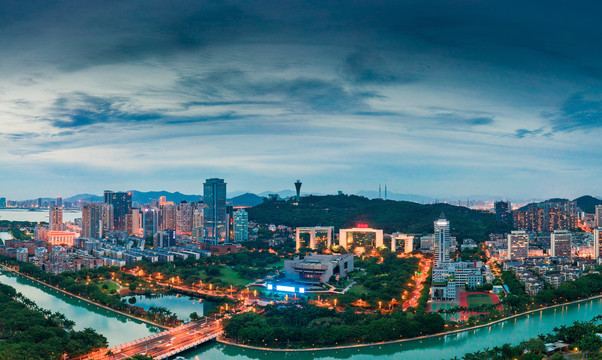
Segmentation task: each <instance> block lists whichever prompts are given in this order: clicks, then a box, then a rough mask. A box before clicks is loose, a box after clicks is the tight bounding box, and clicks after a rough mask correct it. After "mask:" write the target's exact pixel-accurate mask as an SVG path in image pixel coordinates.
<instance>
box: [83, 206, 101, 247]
mask: <svg viewBox="0 0 602 360" xmlns="http://www.w3.org/2000/svg"><path fill="white" fill-rule="evenodd" d="M81 235H82V237H84V238H91V239H100V238H102V204H99V203H86V204H84V205H83V206H82V233H81Z"/></svg>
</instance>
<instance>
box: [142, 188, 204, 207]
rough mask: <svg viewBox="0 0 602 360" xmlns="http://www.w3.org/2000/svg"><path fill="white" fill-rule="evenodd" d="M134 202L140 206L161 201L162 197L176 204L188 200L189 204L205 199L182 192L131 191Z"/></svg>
mask: <svg viewBox="0 0 602 360" xmlns="http://www.w3.org/2000/svg"><path fill="white" fill-rule="evenodd" d="M130 192H131V193H132V202H138V203H140V204H150V203H151V202H152V201H153V200H157V199H159V198H160V197H161V196H165V200H167V201H173V202H174V203H175V204H178V203H180V202H182V200H186V201H187V202H193V201H199V200H201V199H202V198H203V196H201V195H185V194H182V193H181V192H178V191H176V192H169V191H146V192H144V191H137V190H131V191H130Z"/></svg>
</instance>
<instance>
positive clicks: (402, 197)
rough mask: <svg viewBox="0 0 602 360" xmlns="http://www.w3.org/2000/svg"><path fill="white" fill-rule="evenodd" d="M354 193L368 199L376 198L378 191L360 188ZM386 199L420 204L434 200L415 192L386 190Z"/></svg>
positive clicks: (382, 194)
mask: <svg viewBox="0 0 602 360" xmlns="http://www.w3.org/2000/svg"><path fill="white" fill-rule="evenodd" d="M355 195H359V196H363V197H367V198H368V199H377V198H378V197H379V196H378V191H370V190H361V191H358V192H357V193H355ZM381 196H382V197H383V198H384V196H385V192H384V189H383V191H382V192H381ZM387 200H397V201H412V202H415V203H420V204H425V203H426V204H429V203H432V202H435V199H433V198H430V197H428V196H422V195H416V194H398V193H394V192H390V191H388V192H387Z"/></svg>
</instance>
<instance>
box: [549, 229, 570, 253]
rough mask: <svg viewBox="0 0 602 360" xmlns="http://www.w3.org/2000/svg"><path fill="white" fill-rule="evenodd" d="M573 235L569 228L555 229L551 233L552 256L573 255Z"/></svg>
mask: <svg viewBox="0 0 602 360" xmlns="http://www.w3.org/2000/svg"><path fill="white" fill-rule="evenodd" d="M571 239H572V235H571V233H570V232H569V231H567V230H554V232H553V233H552V234H550V245H551V246H550V250H551V253H550V255H551V256H552V257H566V258H570V257H571Z"/></svg>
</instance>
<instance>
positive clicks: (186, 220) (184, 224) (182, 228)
mask: <svg viewBox="0 0 602 360" xmlns="http://www.w3.org/2000/svg"><path fill="white" fill-rule="evenodd" d="M192 217H193V212H192V204H191V203H189V202H186V200H184V201H182V202H181V203H179V204H178V205H176V228H175V230H176V232H177V233H178V234H190V233H192Z"/></svg>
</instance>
